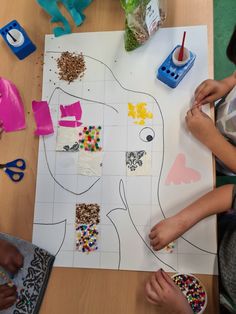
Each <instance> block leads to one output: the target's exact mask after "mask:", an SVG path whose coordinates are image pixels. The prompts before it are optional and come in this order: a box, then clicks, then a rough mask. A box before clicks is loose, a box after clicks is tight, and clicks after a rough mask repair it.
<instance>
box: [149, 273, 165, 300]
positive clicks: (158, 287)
mask: <svg viewBox="0 0 236 314" xmlns="http://www.w3.org/2000/svg"><path fill="white" fill-rule="evenodd" d="M159 272H160V270H159V271H157V272H156V273H155V274H153V275H152V277H151V279H150V283H151V286H152V288H153V291H155V293H156V295H157V296H161V294H162V289H163V288H162V286H161V284H160V282H159V281H158V277H157V274H158V273H159Z"/></svg>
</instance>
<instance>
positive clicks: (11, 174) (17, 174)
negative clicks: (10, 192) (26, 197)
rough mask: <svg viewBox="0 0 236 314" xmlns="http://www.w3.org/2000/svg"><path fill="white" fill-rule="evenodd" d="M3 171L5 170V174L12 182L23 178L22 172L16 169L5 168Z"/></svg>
mask: <svg viewBox="0 0 236 314" xmlns="http://www.w3.org/2000/svg"><path fill="white" fill-rule="evenodd" d="M4 171H5V172H6V174H7V175H8V177H9V178H10V179H11V180H12V181H14V182H19V181H21V180H22V179H23V177H24V172H16V171H12V170H11V169H9V168H5V169H4Z"/></svg>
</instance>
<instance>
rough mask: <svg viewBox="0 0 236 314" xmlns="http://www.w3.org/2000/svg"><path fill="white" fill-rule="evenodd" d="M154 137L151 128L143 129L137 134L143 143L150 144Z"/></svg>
mask: <svg viewBox="0 0 236 314" xmlns="http://www.w3.org/2000/svg"><path fill="white" fill-rule="evenodd" d="M154 137H155V132H154V130H153V129H152V128H149V127H145V128H143V129H142V130H141V131H140V132H139V138H140V140H141V141H143V142H151V141H153V139H154Z"/></svg>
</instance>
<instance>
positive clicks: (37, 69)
mask: <svg viewBox="0 0 236 314" xmlns="http://www.w3.org/2000/svg"><path fill="white" fill-rule="evenodd" d="M85 13H86V16H87V17H86V20H85V23H84V24H83V25H82V26H80V27H78V28H76V27H75V26H72V30H73V32H92V31H111V30H123V29H124V12H123V10H122V8H121V6H120V1H119V0H96V1H94V2H93V3H92V4H91V5H90V6H89V7H88V8H87V9H86V11H85ZM65 15H66V16H67V17H68V19H69V21H70V22H71V25H74V24H73V23H72V20H71V18H70V17H69V16H68V14H67V13H66V14H65ZM13 19H16V20H17V21H18V22H19V23H20V24H21V25H22V26H23V27H24V29H25V30H26V31H27V33H28V35H29V37H30V38H31V39H32V41H33V42H34V43H35V44H36V46H37V50H36V52H34V53H33V54H32V55H31V56H30V57H28V58H26V59H25V60H24V61H19V60H18V59H17V58H16V57H15V56H14V55H13V54H12V53H11V52H10V50H9V48H8V47H7V45H6V44H5V42H4V41H3V40H0V50H1V62H0V73H1V76H2V77H4V78H6V79H9V80H11V81H12V82H14V84H15V85H16V86H17V87H18V89H19V91H20V94H21V97H22V100H23V102H24V106H25V113H26V123H27V128H26V129H25V130H23V131H21V132H15V133H8V134H4V135H3V138H2V140H1V141H0V151H1V160H2V161H9V160H13V159H15V158H17V157H22V158H24V159H25V160H26V162H27V173H26V176H25V178H24V180H23V181H22V182H21V183H20V184H13V183H12V181H11V180H9V179H8V178H7V176H1V180H0V199H1V211H0V219H1V220H0V221H1V232H7V233H10V234H12V235H15V236H18V237H21V238H23V239H25V240H29V241H30V240H31V237H32V222H33V215H34V200H35V185H36V174H37V160H38V158H37V156H38V138H37V137H35V136H34V129H35V124H34V118H33V113H32V109H31V102H32V100H34V99H38V100H39V99H41V92H42V69H43V66H42V63H43V50H44V35H45V34H48V33H52V29H53V25H52V24H51V23H50V17H49V16H48V15H47V14H46V13H45V12H44V11H43V10H42V9H41V8H40V7H39V6H38V5H37V3H36V1H29V0H21V1H18V0H11V1H10V2H9V1H8V0H1V10H0V21H1V25H0V27H2V26H4V25H5V24H7V23H8V22H10V21H11V20H13ZM202 24H204V25H207V26H208V41H209V46H208V47H209V55H208V58H209V77H213V1H212V0H193V1H188V0H171V1H169V4H168V11H167V21H166V23H165V27H172V26H185V25H188V26H189V25H202ZM148 276H149V273H148V272H135V271H112V270H94V269H71V268H66V269H65V268H54V269H53V271H52V276H51V278H50V281H49V285H48V288H47V291H46V294H45V298H44V301H43V304H42V307H41V311H40V313H43V314H44V313H45V314H46V313H57V314H60V313H63V314H64V313H65V312H67V313H86V314H95V313H96V314H99V313H103V314H106V313H113V314H120V313H122V314H126V313H127V314H132V313H135V314H139V313H140V314H143V313H146V314H152V313H153V314H154V313H160V312H158V309H157V308H156V307H155V306H153V305H150V304H148V303H147V301H146V300H145V299H144V297H143V287H144V282H145V280H146V279H147V278H148ZM198 277H199V278H200V279H201V281H202V282H203V283H204V285H205V286H206V289H207V292H208V297H209V299H208V308H207V310H206V312H205V313H206V314H207V313H214V314H216V313H217V311H218V301H217V299H218V283H217V277H216V276H208V275H198ZM160 314H163V313H160Z"/></svg>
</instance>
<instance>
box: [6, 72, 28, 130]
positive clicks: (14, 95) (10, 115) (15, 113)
mask: <svg viewBox="0 0 236 314" xmlns="http://www.w3.org/2000/svg"><path fill="white" fill-rule="evenodd" d="M0 120H2V122H3V126H4V130H5V132H13V131H19V130H22V129H25V113H24V106H23V102H22V100H21V97H20V93H19V91H18V89H17V88H16V86H15V85H14V84H13V83H12V82H11V81H8V80H6V79H4V78H2V77H0Z"/></svg>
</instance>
